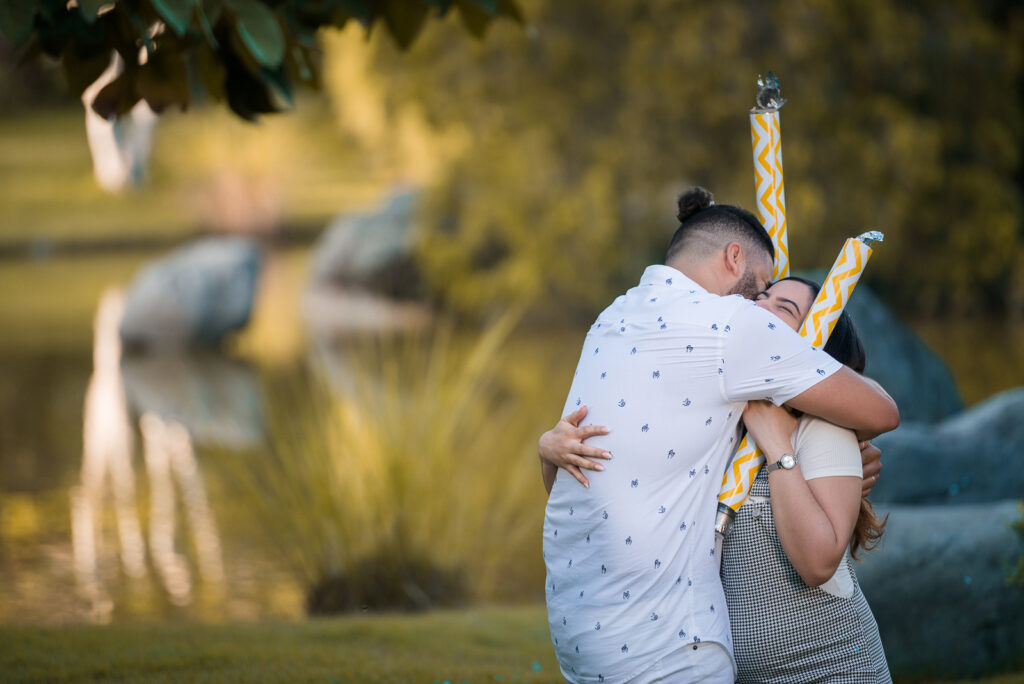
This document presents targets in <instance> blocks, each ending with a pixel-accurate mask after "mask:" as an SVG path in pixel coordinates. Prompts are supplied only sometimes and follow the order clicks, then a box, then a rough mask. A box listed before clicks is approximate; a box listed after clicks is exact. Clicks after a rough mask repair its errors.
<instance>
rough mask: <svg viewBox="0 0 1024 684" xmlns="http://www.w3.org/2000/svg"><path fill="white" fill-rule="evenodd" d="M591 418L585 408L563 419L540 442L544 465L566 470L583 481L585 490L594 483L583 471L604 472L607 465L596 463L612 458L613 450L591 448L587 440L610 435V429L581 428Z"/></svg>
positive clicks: (598, 426) (601, 427) (538, 444)
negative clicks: (587, 417) (585, 419)
mask: <svg viewBox="0 0 1024 684" xmlns="http://www.w3.org/2000/svg"><path fill="white" fill-rule="evenodd" d="M586 415H587V407H586V406H581V407H579V408H578V409H576V410H575V411H573V412H572V413H570V414H569V415H567V416H565V417H564V418H562V419H561V420H560V421H558V423H557V424H556V425H555V427H553V428H551V429H550V430H548V431H547V432H545V433H544V434H543V435H541V436H540V440H539V441H538V442H537V455H538V456H540V460H541V461H542V462H547V463H550V464H551V465H553V466H556V467H558V468H565V469H566V470H567V471H568V472H569V474H570V475H572V476H573V477H575V478H576V479H577V480H579V482H580V484H582V485H583V486H584V487H589V486H590V481H589V480H587V478H586V477H585V476H584V475H583V470H604V466H602V465H601V464H600V463H598V462H596V461H594V460H592V459H597V458H603V459H606V460H607V459H609V458H611V457H612V454H611V452H610V451H606V450H605V449H600V448H598V447H592V446H587V445H586V444H584V443H583V440H585V439H587V438H588V437H593V436H594V435H607V434H608V428H606V427H605V426H603V425H587V426H584V427H580V421H582V420H583V418H584V417H586Z"/></svg>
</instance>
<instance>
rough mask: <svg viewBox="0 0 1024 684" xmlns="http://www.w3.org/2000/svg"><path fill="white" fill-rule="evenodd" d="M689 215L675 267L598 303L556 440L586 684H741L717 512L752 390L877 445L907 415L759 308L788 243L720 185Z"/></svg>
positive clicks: (574, 652) (557, 614)
mask: <svg viewBox="0 0 1024 684" xmlns="http://www.w3.org/2000/svg"><path fill="white" fill-rule="evenodd" d="M678 210H679V211H678V215H677V217H678V219H679V228H678V229H677V230H676V232H675V234H674V235H673V237H672V240H671V242H670V244H669V247H668V250H667V253H666V257H665V263H664V264H656V265H652V266H648V267H647V269H646V270H645V271H644V273H643V276H642V277H641V279H640V282H639V284H638V285H637V286H636V287H633V288H631V289H630V290H629V291H627V292H625V293H624V294H622V295H620V296H619V297H617V298H616V299H615V301H613V302H612V303H611V304H610V305H609V306H608V307H607V308H606V309H605V310H604V311H603V312H601V313H600V314H599V315H598V317H597V319H596V320H595V321H594V323H593V325H592V326H591V327H590V330H589V332H588V333H587V336H586V339H585V340H584V343H583V349H582V352H581V354H580V360H579V364H578V365H577V368H576V373H575V375H574V377H573V382H572V387H571V388H570V390H569V395H568V398H567V400H566V403H565V410H564V411H563V414H565V413H569V412H572V413H569V415H567V416H566V417H565V418H563V419H562V420H561V421H559V423H558V425H556V427H555V428H553V429H552V430H550V431H548V432H547V433H545V434H544V435H543V436H542V437H541V439H540V442H539V444H538V452H539V454H540V457H541V466H542V474H543V478H544V485H545V487H546V488H547V490H548V492H549V497H548V502H547V508H546V512H545V519H544V539H543V549H544V562H545V565H546V567H547V579H546V585H545V593H546V596H547V605H548V618H549V624H550V628H551V638H552V642H553V644H554V646H555V652H556V654H557V656H558V661H559V663H560V665H561V669H562V674H563V675H564V676H565V677H566V679H567V680H569V681H570V682H587V683H589V682H607V683H608V684H611V683H613V682H655V681H662V682H691V681H702V682H723V683H724V682H733V681H734V677H735V664H734V661H733V656H732V643H731V635H730V629H729V621H728V614H727V613H728V611H727V609H726V601H725V596H724V593H723V591H722V585H721V581H720V579H719V563H718V558H717V557H716V554H717V551H716V548H715V539H714V519H715V513H716V510H717V504H718V492H719V487H720V484H721V479H722V473H723V472H724V470H725V466H726V463H727V462H728V459H729V457H730V456H731V454H732V452H733V450H734V448H735V445H736V440H737V434H738V426H739V421H740V418H741V416H742V413H743V409H744V407H745V405H746V402H747V401H749V400H762V399H767V400H769V401H771V402H773V403H775V404H776V405H781V404H783V403H785V404H788V405H789V406H791V407H793V408H796V409H799V410H801V411H803V412H805V413H808V414H811V415H815V416H819V417H821V418H824V419H825V420H827V421H829V422H831V423H835V424H836V425H841V426H844V427H848V428H851V429H853V430H855V431H857V433H858V436H859V439H861V440H865V439H870V438H871V437H874V436H875V435H877V434H880V433H882V432H886V431H888V430H892V429H893V428H895V427H896V425H897V424H898V423H899V413H898V411H897V409H896V404H895V402H893V400H892V398H891V397H889V395H888V394H886V392H885V391H884V390H883V389H882V388H881V387H880V386H879V385H878V384H877V383H875V382H873V381H871V380H869V379H867V378H864V377H862V376H860V375H858V374H857V373H855V372H853V371H852V370H850V369H849V368H846V367H843V366H841V365H840V364H839V363H838V362H836V361H835V360H833V359H832V358H831V357H829V356H828V355H826V354H825V353H824V352H822V351H821V350H818V349H815V348H813V347H811V346H810V345H809V344H808V343H807V342H806V341H805V340H804V339H802V338H801V337H800V336H799V335H798V334H797V333H796V332H795V331H794V330H792V329H790V328H789V327H787V326H785V325H780V324H779V322H778V319H777V318H776V317H775V316H774V315H773V314H771V313H769V312H767V311H765V310H763V309H760V308H758V307H756V306H754V304H753V302H752V301H751V300H752V299H753V298H754V297H756V296H757V295H758V294H759V293H761V292H763V291H764V290H765V289H766V288H767V286H768V285H769V282H770V278H771V273H772V260H773V257H774V248H773V245H772V242H771V239H770V238H769V236H768V234H767V232H766V231H765V229H764V227H763V226H762V225H761V224H760V223H759V222H758V220H757V219H756V218H755V217H754V216H753V214H751V213H750V212H748V211H746V210H744V209H741V208H739V207H736V206H732V205H727V204H716V203H715V202H714V198H713V196H712V195H711V193H710V192H708V191H707V190H705V189H703V188H693V189H692V190H690V191H689V192H687V193H685V194H683V195H682V196H681V197H680V198H679V202H678ZM598 426H608V428H603V427H598ZM588 438H589V439H588ZM583 440H587V444H583ZM567 453H568V454H569V456H568V457H564V454H567ZM588 458H601V459H605V460H604V461H603V464H604V465H603V467H602V466H600V465H598V466H594V465H593V464H588V461H587V459H588ZM556 465H560V466H563V468H558V467H556ZM580 467H585V468H589V469H592V470H601V471H602V472H595V473H593V474H592V475H591V479H589V480H588V478H586V477H584V476H583V473H582V472H581V470H580ZM765 591H771V587H766V588H765Z"/></svg>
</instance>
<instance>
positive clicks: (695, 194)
mask: <svg viewBox="0 0 1024 684" xmlns="http://www.w3.org/2000/svg"><path fill="white" fill-rule="evenodd" d="M714 203H715V196H714V195H712V194H711V192H710V191H709V190H705V189H704V188H702V187H699V186H698V187H694V188H692V189H691V190H688V191H687V192H684V193H683V194H682V195H680V196H679V213H678V214H677V215H676V218H678V219H679V222H680V223H683V222H684V221H686V219H688V218H690V217H691V216H693V215H694V214H696V213H697V212H698V211H701V210H703V209H707V208H708V207H710V206H711V205H713V204H714Z"/></svg>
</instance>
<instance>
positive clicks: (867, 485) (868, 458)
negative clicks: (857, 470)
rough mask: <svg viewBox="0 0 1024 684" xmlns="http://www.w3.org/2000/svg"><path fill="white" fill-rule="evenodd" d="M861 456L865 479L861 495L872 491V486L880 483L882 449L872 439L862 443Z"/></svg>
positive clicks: (862, 481)
mask: <svg viewBox="0 0 1024 684" xmlns="http://www.w3.org/2000/svg"><path fill="white" fill-rule="evenodd" d="M860 458H861V463H862V464H863V466H864V479H863V480H861V492H860V493H861V496H867V495H868V494H870V493H871V488H872V487H874V486H875V485H876V484H878V475H879V473H881V472H882V451H881V450H880V449H879V448H878V447H876V446H875V445H874V444H872V443H871V442H870V441H864V442H861V443H860Z"/></svg>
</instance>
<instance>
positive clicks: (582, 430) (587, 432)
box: [574, 407, 610, 442]
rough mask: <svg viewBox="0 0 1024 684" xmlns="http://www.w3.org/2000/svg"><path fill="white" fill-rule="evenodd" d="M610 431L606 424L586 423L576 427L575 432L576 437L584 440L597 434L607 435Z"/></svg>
mask: <svg viewBox="0 0 1024 684" xmlns="http://www.w3.org/2000/svg"><path fill="white" fill-rule="evenodd" d="M584 408H586V407H584ZM609 432H610V431H609V429H608V428H607V427H605V426H604V425H584V426H583V427H578V428H576V431H575V433H574V434H575V436H576V439H578V440H580V441H581V442H582V441H583V440H585V439H587V438H588V437H595V436H597V435H607V434H608V433H609Z"/></svg>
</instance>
